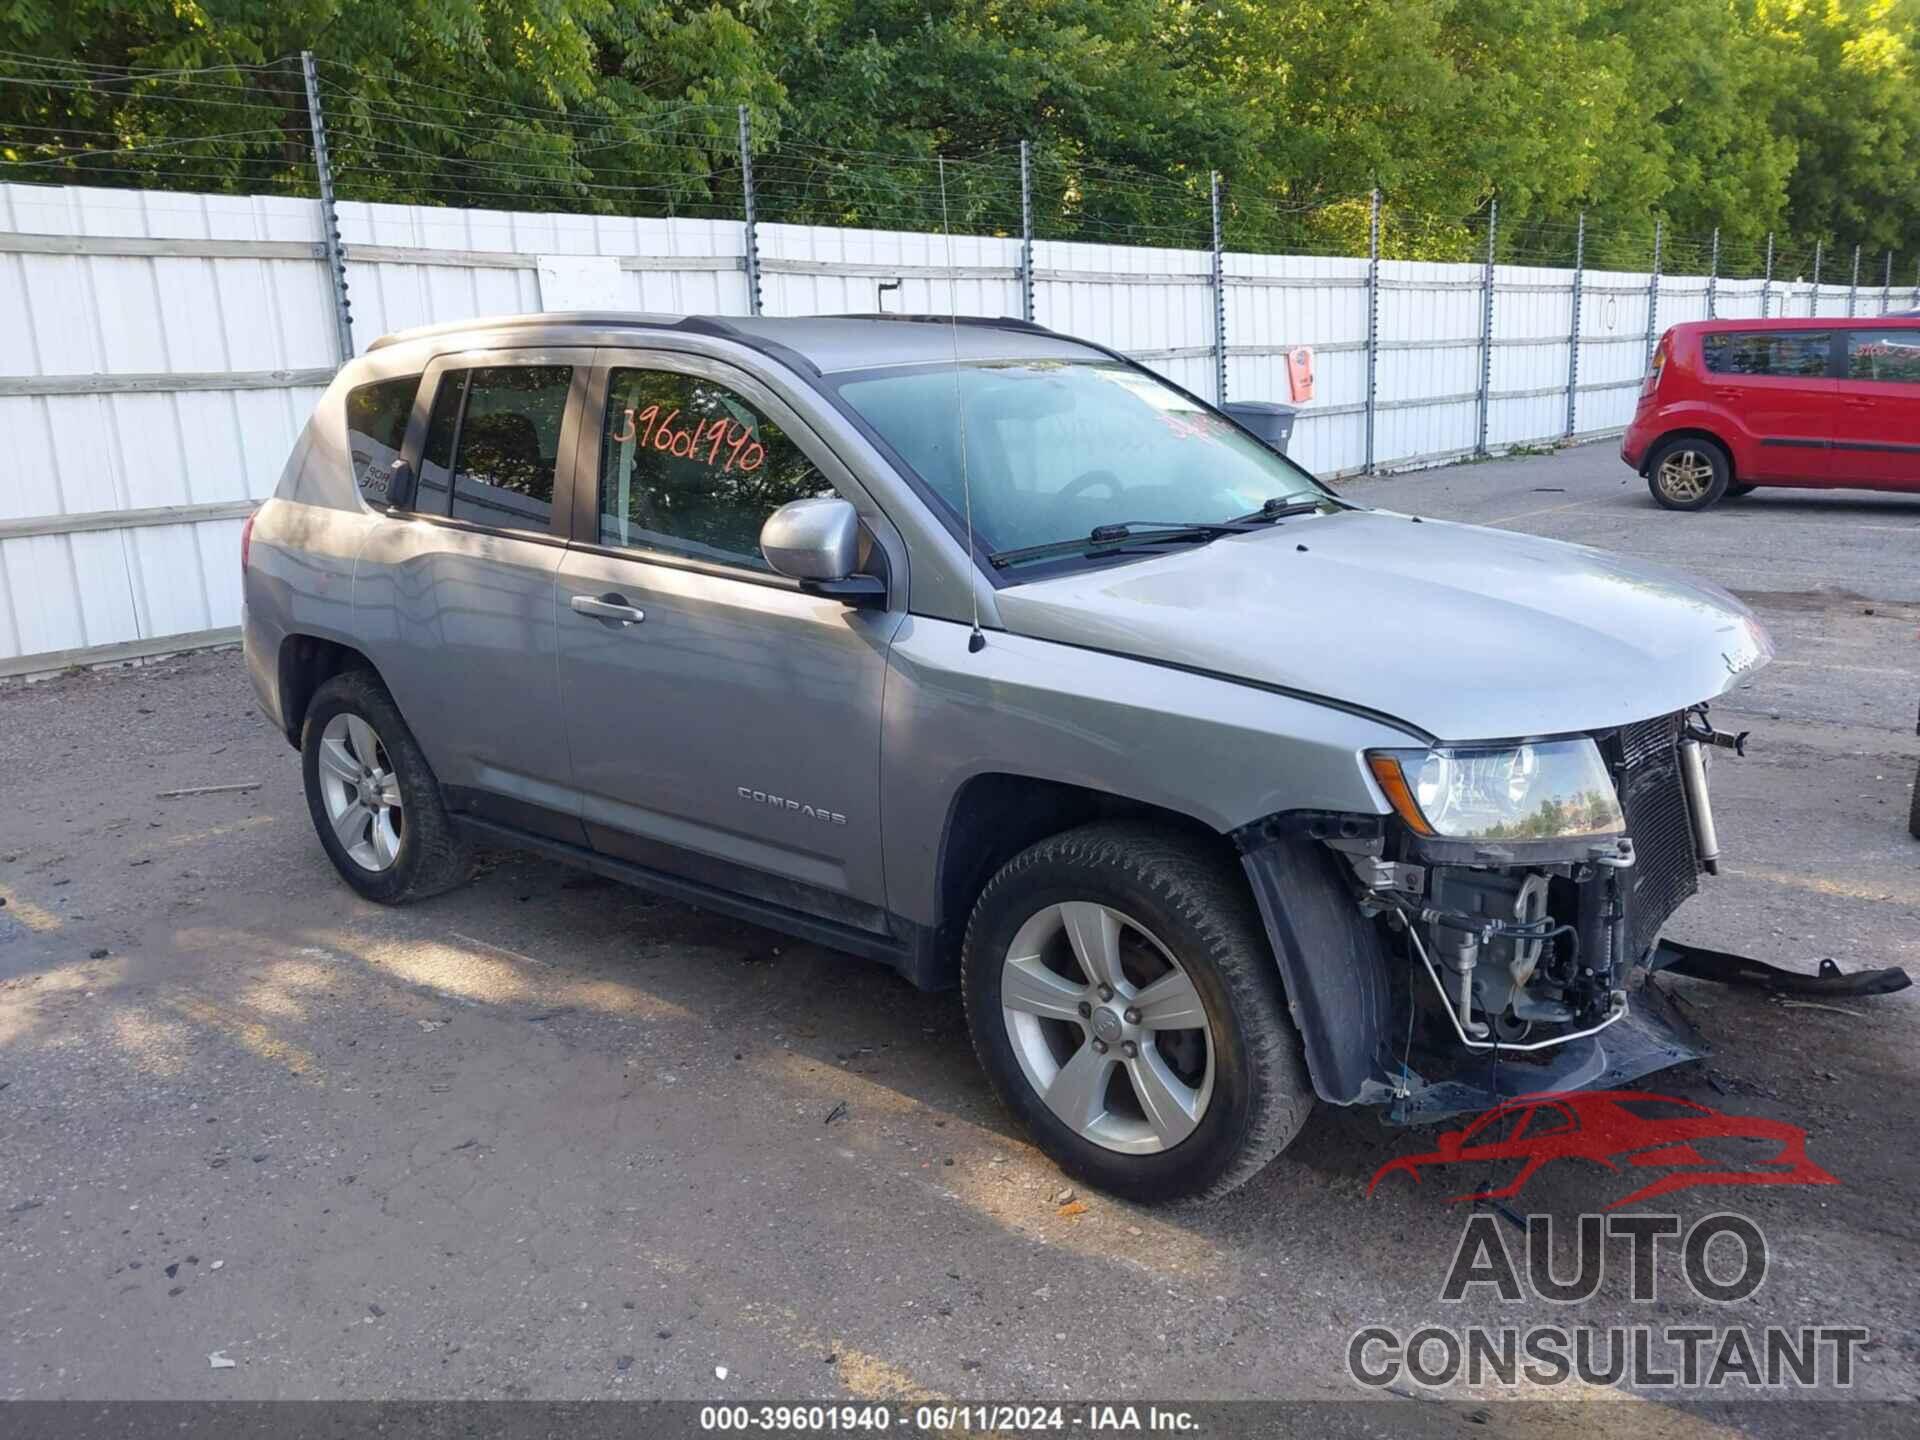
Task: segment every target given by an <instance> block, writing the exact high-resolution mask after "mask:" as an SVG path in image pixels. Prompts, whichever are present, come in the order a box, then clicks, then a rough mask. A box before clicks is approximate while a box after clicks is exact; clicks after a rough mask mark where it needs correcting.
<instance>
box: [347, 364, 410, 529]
mask: <svg viewBox="0 0 1920 1440" xmlns="http://www.w3.org/2000/svg"><path fill="white" fill-rule="evenodd" d="M419 388H420V377H419V376H418V375H407V376H404V377H402V378H401V379H398V380H377V381H375V382H374V383H373V384H371V385H356V386H355V387H354V388H353V389H351V390H349V391H348V392H347V453H348V454H349V455H350V456H351V457H352V461H353V483H354V484H356V485H358V486H359V487H360V493H361V494H363V495H365V496H366V497H367V499H368V500H370V501H373V502H375V503H378V502H380V501H384V500H385V499H386V498H387V481H388V479H389V478H390V477H391V476H392V474H393V462H394V461H395V460H397V459H399V458H400V446H401V443H402V442H403V441H404V440H405V439H406V438H407V420H408V419H409V418H410V417H411V416H412V414H413V397H414V393H415V392H416V391H418V390H419Z"/></svg>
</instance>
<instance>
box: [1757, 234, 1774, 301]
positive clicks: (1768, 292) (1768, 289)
mask: <svg viewBox="0 0 1920 1440" xmlns="http://www.w3.org/2000/svg"><path fill="white" fill-rule="evenodd" d="M1772 301H1773V232H1772V231H1771V230H1769V231H1768V232H1767V278H1766V279H1764V280H1762V281H1761V282H1760V318H1761V319H1762V320H1764V319H1766V318H1767V310H1768V309H1769V307H1770V306H1771V304H1772Z"/></svg>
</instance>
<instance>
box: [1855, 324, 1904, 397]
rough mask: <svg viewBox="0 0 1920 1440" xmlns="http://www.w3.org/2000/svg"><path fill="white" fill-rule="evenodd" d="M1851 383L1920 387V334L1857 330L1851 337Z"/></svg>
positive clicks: (1899, 331)
mask: <svg viewBox="0 0 1920 1440" xmlns="http://www.w3.org/2000/svg"><path fill="white" fill-rule="evenodd" d="M1847 378H1848V379H1849V380H1882V381H1892V382H1893V383H1894V384H1896V385H1920V330H1855V331H1853V332H1852V333H1851V334H1849V335H1848V336H1847Z"/></svg>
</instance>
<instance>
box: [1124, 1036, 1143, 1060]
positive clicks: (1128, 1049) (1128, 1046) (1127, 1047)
mask: <svg viewBox="0 0 1920 1440" xmlns="http://www.w3.org/2000/svg"><path fill="white" fill-rule="evenodd" d="M1120 1053H1121V1054H1122V1055H1124V1056H1126V1057H1127V1059H1129V1060H1131V1059H1133V1057H1134V1056H1136V1055H1138V1054H1139V1053H1140V1047H1139V1046H1138V1045H1136V1044H1134V1043H1133V1041H1131V1040H1128V1041H1126V1042H1125V1043H1124V1044H1122V1045H1121V1047H1120Z"/></svg>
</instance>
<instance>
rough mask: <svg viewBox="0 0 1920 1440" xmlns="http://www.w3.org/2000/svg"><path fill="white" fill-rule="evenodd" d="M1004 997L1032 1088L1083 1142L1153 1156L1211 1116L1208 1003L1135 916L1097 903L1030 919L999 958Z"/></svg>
mask: <svg viewBox="0 0 1920 1440" xmlns="http://www.w3.org/2000/svg"><path fill="white" fill-rule="evenodd" d="M1000 1002H1001V1010H1002V1012H1003V1017H1004V1019H1005V1022H1006V1027H1007V1035H1008V1036H1009V1038H1010V1039H1011V1040H1012V1041H1013V1052H1014V1055H1015V1057H1016V1058H1017V1059H1018V1060H1019V1063H1020V1069H1021V1072H1022V1074H1024V1075H1025V1077H1026V1079H1027V1083H1028V1084H1030V1085H1031V1086H1033V1089H1034V1092H1035V1093H1036V1094H1037V1095H1039V1097H1040V1099H1041V1100H1042V1101H1043V1102H1044V1103H1045V1104H1046V1106H1047V1108H1048V1109H1049V1110H1051V1111H1052V1112H1053V1113H1054V1115H1055V1116H1056V1117H1057V1118H1058V1119H1059V1120H1060V1121H1061V1122H1062V1123H1063V1124H1065V1125H1067V1126H1068V1127H1069V1128H1071V1129H1072V1130H1073V1132H1074V1133H1075V1134H1076V1135H1078V1136H1080V1137H1081V1138H1082V1139H1085V1140H1088V1141H1091V1142H1092V1143H1093V1144H1096V1145H1099V1146H1102V1147H1104V1148H1106V1149H1108V1150H1115V1151H1119V1152H1121V1153H1123V1154H1132V1155H1148V1154H1155V1153H1157V1152H1159V1151H1163V1150H1170V1149H1172V1148H1173V1147H1174V1146H1176V1145H1178V1144H1179V1143H1180V1142H1181V1141H1183V1140H1185V1139H1186V1138H1187V1137H1188V1136H1189V1135H1191V1134H1192V1133H1193V1132H1194V1130H1195V1128H1196V1127H1198V1125H1199V1124H1200V1121H1201V1118H1202V1117H1203V1116H1204V1115H1205V1114H1206V1111H1207V1105H1208V1103H1209V1101H1210V1100H1211V1099H1212V1097H1213V1077H1214V1042H1213V1031H1212V1028H1211V1026H1210V1025H1209V1024H1208V1021H1207V1014H1206V1008H1205V1006H1204V1005H1203V1004H1202V1003H1201V999H1200V993H1199V991H1197V990H1196V989H1195V988H1194V984H1193V980H1192V978H1191V977H1190V976H1189V975H1188V974H1187V972H1186V970H1185V969H1183V968H1182V966H1181V964H1180V962H1179V961H1178V960H1176V959H1175V958H1174V956H1173V954H1172V952H1171V951H1169V950H1168V949H1167V947H1166V946H1165V945H1163V944H1162V943H1161V942H1160V941H1159V939H1158V938H1156V937H1155V936H1154V935H1153V933H1152V932H1151V931H1149V930H1148V929H1147V928H1146V927H1145V926H1143V925H1142V924H1140V923H1139V921H1137V920H1134V919H1133V918H1132V917H1130V916H1128V915H1124V914H1122V913H1121V912H1120V911H1118V910H1114V909H1111V908H1109V907H1108V906H1105V905H1100V904H1097V903H1095V902H1092V901H1069V902H1066V903H1062V904H1058V905H1049V906H1047V907H1046V908H1045V909H1043V910H1040V911H1039V912H1037V913H1036V914H1034V915H1032V916H1030V917H1029V918H1028V919H1027V921H1026V922H1025V923H1024V924H1023V925H1021V927H1020V929H1019V931H1018V932H1017V933H1016V934H1015V935H1014V937H1013V943H1012V944H1011V945H1010V946H1008V948H1007V954H1006V957H1005V959H1004V960H1003V961H1002V964H1001V973H1000Z"/></svg>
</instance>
